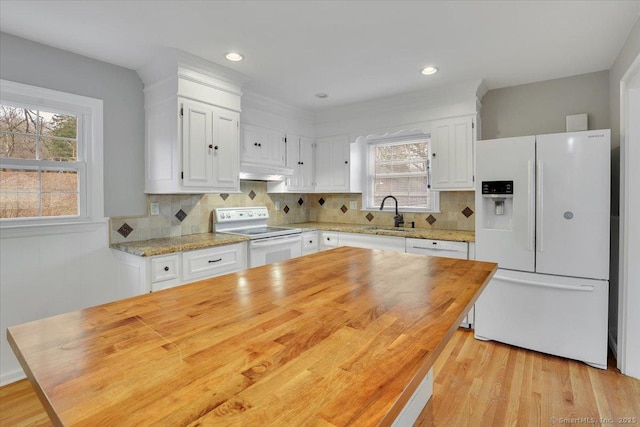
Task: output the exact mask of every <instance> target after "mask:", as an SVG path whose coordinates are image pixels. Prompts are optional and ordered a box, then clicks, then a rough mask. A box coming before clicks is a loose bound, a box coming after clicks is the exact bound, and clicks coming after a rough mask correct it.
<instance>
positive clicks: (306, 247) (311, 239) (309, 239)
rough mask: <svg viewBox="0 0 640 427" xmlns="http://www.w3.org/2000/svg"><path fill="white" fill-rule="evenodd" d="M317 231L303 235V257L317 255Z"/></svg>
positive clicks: (306, 232)
mask: <svg viewBox="0 0 640 427" xmlns="http://www.w3.org/2000/svg"><path fill="white" fill-rule="evenodd" d="M318 235H319V233H318V232H317V231H315V230H314V231H305V232H304V233H302V255H303V256H304V255H309V254H315V253H316V252H318V250H319V245H318V243H319V242H318Z"/></svg>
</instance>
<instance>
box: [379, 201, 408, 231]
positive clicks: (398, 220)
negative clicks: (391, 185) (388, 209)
mask: <svg viewBox="0 0 640 427" xmlns="http://www.w3.org/2000/svg"><path fill="white" fill-rule="evenodd" d="M388 198H392V199H393V200H395V202H396V216H394V217H393V220H394V225H393V226H394V227H402V226H403V225H404V217H403V216H402V214H401V213H398V199H396V198H395V197H393V196H386V197H385V198H384V199H382V203H380V210H382V209H383V208H384V201H385V200H387V199H388Z"/></svg>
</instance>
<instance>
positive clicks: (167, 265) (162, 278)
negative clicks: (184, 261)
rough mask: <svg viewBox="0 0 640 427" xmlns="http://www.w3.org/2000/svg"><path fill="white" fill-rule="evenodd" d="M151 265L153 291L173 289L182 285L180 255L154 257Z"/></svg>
mask: <svg viewBox="0 0 640 427" xmlns="http://www.w3.org/2000/svg"><path fill="white" fill-rule="evenodd" d="M149 261H150V263H151V290H152V291H159V290H160V289H166V288H171V287H173V286H177V285H179V284H180V254H171V255H164V256H157V257H153V258H151V259H150V260H149Z"/></svg>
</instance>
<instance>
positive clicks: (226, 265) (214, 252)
mask: <svg viewBox="0 0 640 427" xmlns="http://www.w3.org/2000/svg"><path fill="white" fill-rule="evenodd" d="M243 248H244V244H243V243H237V244H233V245H225V246H218V247H215V248H207V249H201V250H197V251H189V252H184V253H183V254H182V267H183V276H184V281H185V282H189V281H193V280H197V279H205V278H209V277H215V276H220V275H222V274H227V273H232V272H234V271H238V270H242V269H243V268H245V266H246V258H245V256H244V252H245V251H244V250H243Z"/></svg>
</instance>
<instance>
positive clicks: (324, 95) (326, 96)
mask: <svg viewBox="0 0 640 427" xmlns="http://www.w3.org/2000/svg"><path fill="white" fill-rule="evenodd" d="M328 97H329V95H327V94H326V93H324V92H319V93H316V98H320V99H324V98H328Z"/></svg>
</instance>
